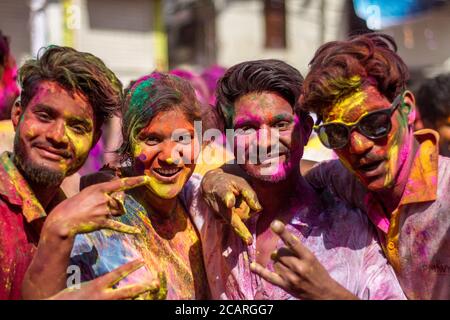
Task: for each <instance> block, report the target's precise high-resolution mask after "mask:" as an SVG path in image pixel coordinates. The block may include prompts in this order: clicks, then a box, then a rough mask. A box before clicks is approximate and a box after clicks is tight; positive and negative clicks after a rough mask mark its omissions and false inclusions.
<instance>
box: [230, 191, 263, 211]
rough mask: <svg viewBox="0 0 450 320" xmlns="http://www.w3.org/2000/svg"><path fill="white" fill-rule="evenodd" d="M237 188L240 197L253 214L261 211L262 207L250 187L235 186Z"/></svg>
mask: <svg viewBox="0 0 450 320" xmlns="http://www.w3.org/2000/svg"><path fill="white" fill-rule="evenodd" d="M236 187H237V188H241V189H240V191H241V195H242V197H243V198H244V200H245V202H246V203H247V204H248V205H249V207H250V209H252V210H253V211H255V212H259V211H261V210H262V206H261V204H260V203H259V201H258V197H257V196H256V192H255V191H253V189H252V188H250V186H239V185H237V186H236Z"/></svg>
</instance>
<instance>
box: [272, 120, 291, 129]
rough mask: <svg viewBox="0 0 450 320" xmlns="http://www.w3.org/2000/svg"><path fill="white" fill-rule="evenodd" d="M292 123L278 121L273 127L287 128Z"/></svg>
mask: <svg viewBox="0 0 450 320" xmlns="http://www.w3.org/2000/svg"><path fill="white" fill-rule="evenodd" d="M290 124H291V123H290V122H289V121H278V122H276V123H275V124H274V125H273V127H274V128H277V129H279V130H286V129H288V128H289V126H290Z"/></svg>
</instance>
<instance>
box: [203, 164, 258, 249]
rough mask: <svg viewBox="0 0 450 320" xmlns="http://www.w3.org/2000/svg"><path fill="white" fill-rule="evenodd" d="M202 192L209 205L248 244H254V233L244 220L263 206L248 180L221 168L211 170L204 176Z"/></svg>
mask: <svg viewBox="0 0 450 320" xmlns="http://www.w3.org/2000/svg"><path fill="white" fill-rule="evenodd" d="M202 193H203V197H204V199H205V201H206V203H207V204H208V205H209V207H210V208H211V209H212V210H213V211H214V212H215V213H216V214H218V215H219V217H221V218H222V219H224V220H225V221H226V222H227V223H229V224H230V225H231V226H232V228H233V230H234V231H235V232H236V233H237V234H238V236H239V237H240V238H242V240H244V242H245V243H246V244H248V245H250V244H252V242H253V237H252V234H251V233H250V231H248V229H247V227H246V226H245V224H244V221H245V220H247V219H249V218H250V217H251V216H252V215H253V214H254V213H256V212H259V211H261V210H262V207H261V205H260V203H259V201H258V197H257V196H256V193H255V191H253V189H252V188H251V187H250V185H249V184H248V183H247V181H245V180H244V179H243V178H241V177H238V176H235V175H232V174H228V173H225V172H223V171H222V170H221V169H216V170H211V171H209V172H208V173H207V174H206V175H205V176H204V177H203V180H202Z"/></svg>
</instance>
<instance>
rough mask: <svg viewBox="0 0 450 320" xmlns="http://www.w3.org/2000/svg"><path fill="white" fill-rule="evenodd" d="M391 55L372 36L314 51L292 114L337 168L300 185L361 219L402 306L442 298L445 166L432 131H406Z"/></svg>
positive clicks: (405, 95)
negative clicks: (312, 116) (373, 235)
mask: <svg viewBox="0 0 450 320" xmlns="http://www.w3.org/2000/svg"><path fill="white" fill-rule="evenodd" d="M395 51H396V45H395V42H394V40H393V39H392V38H391V37H389V36H387V35H383V34H376V33H374V34H368V35H360V36H356V37H352V38H350V39H349V40H347V41H334V42H329V43H326V44H324V45H323V46H322V47H320V48H319V49H318V51H317V52H316V54H315V56H314V58H313V59H312V61H311V63H310V72H309V74H308V75H307V76H306V78H305V81H304V84H303V94H302V98H301V105H302V108H303V109H305V110H309V111H313V112H316V113H317V115H318V117H319V118H318V121H317V122H316V125H315V130H316V132H317V133H318V135H319V138H320V140H321V141H322V143H323V144H324V145H325V146H326V147H328V148H331V149H333V150H334V151H335V152H336V154H337V155H338V156H339V160H340V162H339V161H330V162H325V163H321V164H320V165H318V166H316V167H315V168H313V169H312V170H311V171H309V173H308V176H307V179H308V181H309V182H310V183H311V184H312V185H313V186H315V187H316V188H320V187H324V186H328V187H331V188H332V189H333V190H334V192H335V193H336V194H337V195H338V196H339V197H341V198H343V199H345V200H346V201H347V202H349V203H350V204H353V205H355V206H357V207H360V208H362V209H363V210H364V211H366V213H367V215H368V217H369V219H370V220H371V221H372V223H373V224H374V225H375V226H376V228H377V231H378V234H379V237H380V240H381V243H382V247H383V250H384V252H385V255H386V257H387V258H388V260H389V262H390V263H391V264H392V266H393V267H394V269H395V271H396V273H397V277H398V278H399V281H400V284H401V285H402V288H403V290H404V291H405V293H406V295H407V296H408V298H410V299H450V232H449V226H450V214H449V213H450V183H449V181H450V160H449V158H446V157H442V156H439V155H438V151H439V147H438V146H439V135H438V134H437V132H435V131H433V130H429V129H426V130H420V131H416V132H413V124H414V120H415V113H416V111H415V100H414V96H413V94H412V93H411V92H410V91H407V90H405V85H406V80H407V77H408V70H407V67H406V65H405V64H404V62H403V61H402V60H401V58H400V57H399V56H398V55H397V54H396V53H395ZM342 165H343V166H342ZM344 167H345V168H344ZM346 169H347V170H346Z"/></svg>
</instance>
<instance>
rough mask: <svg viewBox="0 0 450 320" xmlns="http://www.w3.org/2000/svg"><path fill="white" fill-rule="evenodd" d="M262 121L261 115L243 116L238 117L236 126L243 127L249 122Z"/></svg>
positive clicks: (256, 122)
mask: <svg viewBox="0 0 450 320" xmlns="http://www.w3.org/2000/svg"><path fill="white" fill-rule="evenodd" d="M260 122H261V118H260V117H259V116H250V117H245V118H244V117H241V118H237V119H236V121H235V124H234V126H235V127H242V126H246V125H249V124H258V123H260Z"/></svg>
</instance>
